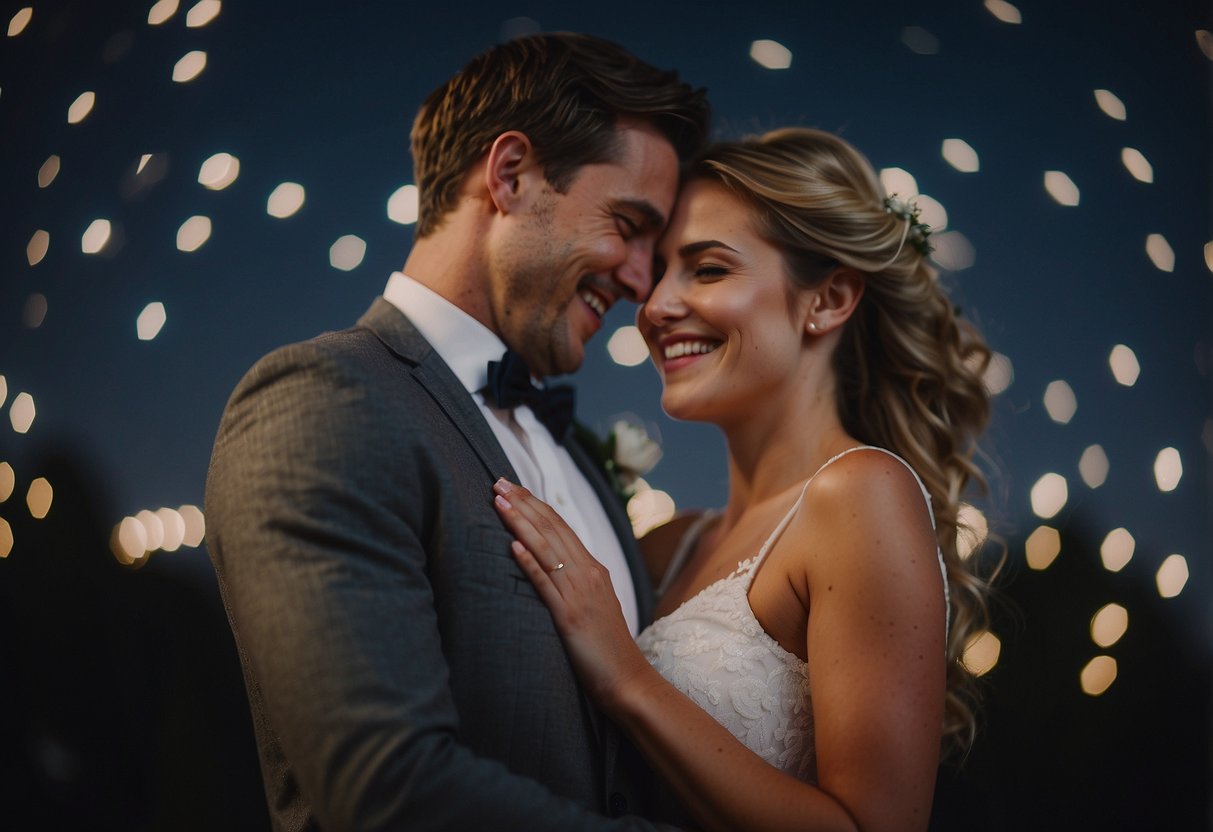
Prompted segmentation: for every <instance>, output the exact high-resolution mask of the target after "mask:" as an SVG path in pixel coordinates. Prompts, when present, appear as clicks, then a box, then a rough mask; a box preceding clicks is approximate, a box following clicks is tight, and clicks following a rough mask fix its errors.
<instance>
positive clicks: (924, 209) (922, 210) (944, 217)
mask: <svg viewBox="0 0 1213 832" xmlns="http://www.w3.org/2000/svg"><path fill="white" fill-rule="evenodd" d="M914 204H915V205H917V206H918V212H919V213H918V219H919V221H921V222H924V223H926V224H927V225H929V226H930V227H931V230H932V231H942V230H943V229H945V228H947V227H948V212H947V209H945V208H944V207H943V203H942V202H940V201H939V200H938V199H936V198H935V197H933V196H927V195H926V194H919V195H918V196H916V197H914Z"/></svg>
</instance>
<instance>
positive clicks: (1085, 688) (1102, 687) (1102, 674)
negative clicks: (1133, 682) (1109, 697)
mask: <svg viewBox="0 0 1213 832" xmlns="http://www.w3.org/2000/svg"><path fill="white" fill-rule="evenodd" d="M1078 679H1079V683H1080V684H1081V685H1082V692H1083V693H1085V694H1087V695H1088V696H1099V695H1101V694H1102V693H1104V691H1106V690H1107V689H1108V688H1110V687H1111V686H1112V683H1113V682H1115V681H1116V659H1114V658H1112V657H1111V656H1096V657H1095V658H1093V659H1091V661H1089V662H1087V664H1086V666H1085V667H1083V669H1082V672H1081V673H1080V674H1079V676H1078Z"/></svg>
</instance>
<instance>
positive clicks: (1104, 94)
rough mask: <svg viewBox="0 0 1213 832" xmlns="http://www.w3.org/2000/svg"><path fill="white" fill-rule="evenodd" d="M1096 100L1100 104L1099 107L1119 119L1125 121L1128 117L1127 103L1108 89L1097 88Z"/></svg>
mask: <svg viewBox="0 0 1213 832" xmlns="http://www.w3.org/2000/svg"><path fill="white" fill-rule="evenodd" d="M1095 102H1096V103H1097V104H1098V105H1099V109H1101V110H1103V111H1104V113H1105V114H1106V115H1108V116H1109V117H1111V118H1114V119H1116V120H1117V121H1124V120H1125V118H1126V117H1127V113H1126V112H1125V103H1124V102H1123V101H1121V100H1120V99H1119V98H1117V97H1116V95H1115V94H1114V93H1112V92H1109V91H1108V90H1096V91H1095Z"/></svg>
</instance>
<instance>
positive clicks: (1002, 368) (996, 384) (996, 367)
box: [982, 352, 1015, 396]
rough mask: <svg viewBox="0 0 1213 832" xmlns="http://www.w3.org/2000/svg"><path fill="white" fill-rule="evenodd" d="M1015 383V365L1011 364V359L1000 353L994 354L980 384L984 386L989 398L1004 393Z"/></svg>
mask: <svg viewBox="0 0 1213 832" xmlns="http://www.w3.org/2000/svg"><path fill="white" fill-rule="evenodd" d="M1014 381H1015V365H1014V364H1012V363H1011V359H1010V358H1008V357H1007V356H1005V355H1003V354H1002V353H1000V352H996V353H994V355H992V356H991V357H990V363H989V366H987V367H986V372H985V375H984V376H982V382H983V383H984V384H985V386H986V390H988V391H989V393H990V395H991V396H997V395H998V394H999V393H1002V392H1003V391H1005V390H1006V389H1007V388H1008V387H1010V386H1011V383H1012V382H1014Z"/></svg>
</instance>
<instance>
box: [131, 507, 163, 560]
mask: <svg viewBox="0 0 1213 832" xmlns="http://www.w3.org/2000/svg"><path fill="white" fill-rule="evenodd" d="M135 519H136V520H138V521H139V525H141V526H143V531H144V532H145V533H146V537H147V550H148V551H149V552H152V551H155V550H156V549H159V548H160V546H161V544H163V543H164V523H162V522H161V521H160V518H159V517H158V516H157V515H156V513H155V512H153V511H148V510H147V509H143V511H140V512H138V513H137V514H136V515H135Z"/></svg>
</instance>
